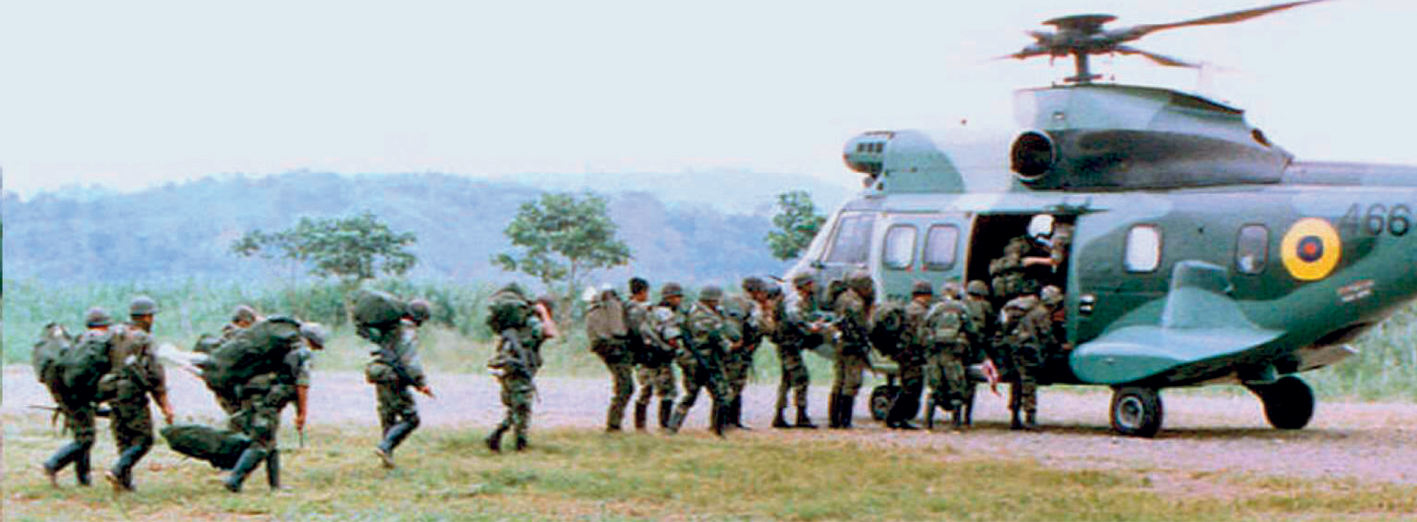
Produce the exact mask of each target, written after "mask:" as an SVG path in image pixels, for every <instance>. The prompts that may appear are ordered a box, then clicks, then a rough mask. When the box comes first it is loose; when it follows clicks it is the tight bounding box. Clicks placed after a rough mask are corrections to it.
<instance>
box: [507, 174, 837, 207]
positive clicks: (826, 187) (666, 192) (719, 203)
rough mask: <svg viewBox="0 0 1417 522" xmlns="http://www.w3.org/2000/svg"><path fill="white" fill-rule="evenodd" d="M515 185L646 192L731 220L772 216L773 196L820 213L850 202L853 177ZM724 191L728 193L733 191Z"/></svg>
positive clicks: (620, 177) (637, 177)
mask: <svg viewBox="0 0 1417 522" xmlns="http://www.w3.org/2000/svg"><path fill="white" fill-rule="evenodd" d="M516 181H517V183H521V184H525V185H531V186H533V187H540V188H546V189H554V190H583V189H591V190H594V191H597V192H601V193H618V192H648V193H650V194H654V195H655V196H656V197H658V198H659V199H661V200H663V201H665V202H666V203H670V204H675V203H699V204H705V205H708V206H711V207H714V208H717V209H720V210H722V211H725V212H728V213H734V214H752V215H768V216H771V215H772V214H773V213H774V212H775V211H776V207H775V205H776V204H777V195H778V194H781V193H783V192H787V191H789V190H806V191H807V192H809V193H811V194H812V200H813V201H814V202H815V203H816V204H817V206H818V207H820V208H823V209H824V210H823V211H822V212H824V213H825V212H827V211H830V210H832V209H835V208H836V207H837V206H838V205H840V204H841V203H842V202H845V201H846V200H847V198H849V197H851V195H852V194H854V192H852V186H853V185H857V186H858V187H859V184H857V182H858V181H859V178H858V177H856V176H848V175H843V176H842V179H841V180H840V181H841V182H840V183H829V182H826V181H823V180H822V179H819V178H816V177H813V176H808V175H803V174H764V173H761V172H747V171H741V170H713V171H704V172H696V171H687V172H681V173H675V174H662V173H648V172H642V173H604V174H518V175H517V177H516ZM725 187H732V190H731V191H728V190H725Z"/></svg>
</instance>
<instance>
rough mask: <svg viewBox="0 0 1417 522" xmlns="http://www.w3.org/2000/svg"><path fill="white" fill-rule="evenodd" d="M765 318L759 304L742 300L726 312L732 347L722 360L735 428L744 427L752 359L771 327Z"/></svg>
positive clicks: (730, 417)
mask: <svg viewBox="0 0 1417 522" xmlns="http://www.w3.org/2000/svg"><path fill="white" fill-rule="evenodd" d="M766 314H767V312H766V311H765V310H763V307H762V306H760V305H759V304H758V303H757V302H756V301H753V300H752V299H748V298H746V297H743V296H738V297H734V298H731V299H730V306H728V307H725V310H724V314H723V316H724V318H725V321H724V324H725V329H724V331H725V333H726V334H727V336H728V340H729V343H730V345H731V346H730V349H729V350H728V351H727V352H725V353H724V357H723V373H724V378H725V379H726V380H727V382H728V397H729V399H728V401H729V402H728V411H727V412H726V415H728V418H727V419H726V422H728V424H729V425H732V426H735V427H739V428H743V427H744V426H743V422H742V421H743V419H742V416H743V389H744V388H746V387H747V386H748V376H749V375H751V374H752V372H753V356H754V354H756V353H757V351H758V346H759V345H760V344H761V343H762V341H763V337H764V336H765V333H766V331H767V330H768V327H769V323H768V321H769V318H768V317H766ZM734 346H736V347H734Z"/></svg>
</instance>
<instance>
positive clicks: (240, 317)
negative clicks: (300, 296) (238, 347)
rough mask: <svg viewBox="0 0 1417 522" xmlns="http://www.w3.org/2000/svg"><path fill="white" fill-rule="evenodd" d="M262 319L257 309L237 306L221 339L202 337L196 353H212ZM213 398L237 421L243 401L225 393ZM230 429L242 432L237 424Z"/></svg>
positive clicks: (223, 328) (222, 329)
mask: <svg viewBox="0 0 1417 522" xmlns="http://www.w3.org/2000/svg"><path fill="white" fill-rule="evenodd" d="M261 319H262V318H261V316H259V315H257V314H256V309H255V308H251V307H250V306H247V305H237V306H236V309H235V310H233V311H232V312H231V322H230V323H227V324H226V325H224V326H222V327H221V337H220V338H219V339H213V340H211V341H208V340H209V339H212V337H211V336H206V335H204V336H202V340H199V341H198V344H197V348H196V351H204V352H207V353H210V350H212V349H214V348H215V347H216V346H217V345H219V344H220V343H221V342H223V341H226V340H229V339H231V338H233V337H235V336H236V334H237V333H239V332H241V331H242V330H245V329H247V328H250V327H251V325H253V324H256V322H257V321H260V320H261ZM206 342H210V343H211V344H206V345H204V344H203V343H206ZM213 396H214V397H216V403H217V406H220V407H221V411H224V412H226V415H227V418H228V419H235V418H236V413H237V412H239V411H240V410H241V401H240V400H239V399H238V398H236V397H230V396H228V395H227V394H225V393H216V394H214V395H213ZM228 427H229V428H230V429H231V431H241V427H240V426H236V425H235V424H232V425H230V426H228Z"/></svg>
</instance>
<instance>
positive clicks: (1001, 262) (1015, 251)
mask: <svg viewBox="0 0 1417 522" xmlns="http://www.w3.org/2000/svg"><path fill="white" fill-rule="evenodd" d="M1029 244H1030V243H1029V240H1028V238H1027V237H1024V236H1019V237H1016V238H1013V239H1011V240H1009V243H1008V245H1006V246H1004V255H1003V256H1001V257H999V258H997V259H995V260H993V261H990V262H989V276H990V277H992V278H993V283H992V284H991V286H992V287H993V289H994V301H995V302H999V303H1005V302H1008V301H1009V300H1010V299H1013V298H1015V297H1018V296H1020V295H1025V294H1031V293H1033V292H1034V291H1036V290H1037V283H1036V282H1034V281H1030V280H1028V279H1027V278H1025V277H1024V265H1023V258H1024V255H1025V254H1027V253H1028V251H1029Z"/></svg>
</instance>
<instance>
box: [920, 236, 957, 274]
mask: <svg viewBox="0 0 1417 522" xmlns="http://www.w3.org/2000/svg"><path fill="white" fill-rule="evenodd" d="M958 249H959V227H956V226H954V225H934V226H931V227H930V231H929V232H927V233H926V234H925V269H926V270H934V271H938V270H949V269H950V268H951V267H953V266H954V264H955V252H956V251H957V250H958Z"/></svg>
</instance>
